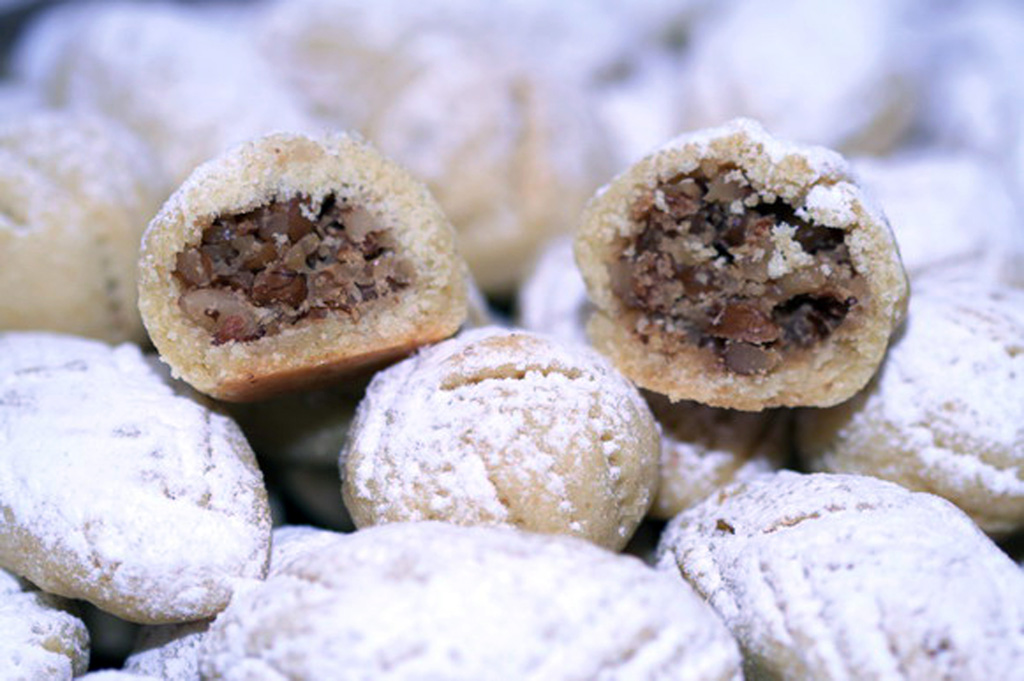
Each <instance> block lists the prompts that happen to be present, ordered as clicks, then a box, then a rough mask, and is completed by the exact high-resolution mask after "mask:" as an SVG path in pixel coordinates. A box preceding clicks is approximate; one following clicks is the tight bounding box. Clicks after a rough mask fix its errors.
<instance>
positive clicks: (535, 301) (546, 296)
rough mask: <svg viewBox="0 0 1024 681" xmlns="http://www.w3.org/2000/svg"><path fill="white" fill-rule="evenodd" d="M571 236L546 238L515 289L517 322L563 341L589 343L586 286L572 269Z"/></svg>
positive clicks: (574, 266)
mask: <svg viewBox="0 0 1024 681" xmlns="http://www.w3.org/2000/svg"><path fill="white" fill-rule="evenodd" d="M572 242H573V240H572V237H571V236H567V235H565V236H559V237H555V238H554V239H552V240H550V241H549V242H548V243H547V245H546V246H545V247H544V249H543V250H542V251H541V252H540V255H539V257H538V258H537V260H536V262H535V263H534V265H533V270H532V271H531V273H530V275H529V276H528V277H527V278H526V280H525V281H524V282H523V285H522V286H521V287H520V288H519V297H518V305H517V311H516V316H517V321H518V323H519V326H521V327H522V328H524V329H526V330H528V331H536V332H537V333H546V334H550V335H552V336H554V337H555V338H558V339H559V340H561V341H564V342H566V343H577V344H579V345H590V341H589V340H588V339H587V330H586V326H587V317H589V316H590V313H591V310H590V301H589V300H588V299H587V285H586V284H585V283H584V282H583V277H582V276H581V275H580V272H579V270H578V269H576V261H575V259H574V257H573V252H572Z"/></svg>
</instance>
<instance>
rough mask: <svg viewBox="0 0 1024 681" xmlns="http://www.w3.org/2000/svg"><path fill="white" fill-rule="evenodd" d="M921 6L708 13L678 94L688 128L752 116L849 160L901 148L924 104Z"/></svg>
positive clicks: (761, 1) (771, 5) (865, 4)
mask: <svg viewBox="0 0 1024 681" xmlns="http://www.w3.org/2000/svg"><path fill="white" fill-rule="evenodd" d="M913 4H914V3H910V2H903V1H902V0H901V1H898V2H889V1H887V0H840V1H838V2H830V3H827V4H824V3H819V2H815V0H784V1H782V2H779V1H778V0H749V1H744V2H732V3H726V4H725V6H724V7H720V8H719V9H720V11H718V12H708V13H707V15H708V20H706V21H702V22H700V23H699V24H698V25H697V26H696V27H695V29H694V31H693V33H692V35H693V40H692V43H691V45H690V47H689V49H688V52H687V63H686V71H685V76H684V77H683V78H682V79H681V83H680V86H679V87H678V89H679V91H680V100H681V102H680V105H681V107H682V109H683V116H682V127H683V129H694V128H702V127H706V126H711V125H720V124H722V123H724V122H725V121H728V120H729V119H731V118H734V117H736V116H749V117H751V118H756V119H758V120H760V121H762V122H763V123H764V124H765V126H767V127H768V128H769V129H771V130H774V131H775V132H776V133H777V134H779V135H780V136H783V137H786V138H790V139H795V140H800V141H801V142H805V143H812V144H822V145H825V146H828V147H832V148H835V149H840V150H842V151H844V152H846V153H873V154H880V153H884V152H886V151H888V150H890V149H892V148H893V147H895V146H896V145H897V144H898V143H899V142H900V141H901V140H902V138H903V137H904V136H905V135H906V133H907V131H908V129H909V127H910V124H911V123H912V122H913V120H914V115H915V114H916V105H917V101H918V99H919V92H918V91H919V89H920V87H919V83H920V80H921V76H920V72H921V60H920V50H919V49H917V47H918V45H917V41H918V40H919V37H918V36H916V35H915V34H914V32H913V31H912V30H911V27H913V26H916V25H920V23H921V21H920V19H921V17H916V18H915V17H914V15H913V11H912V10H913Z"/></svg>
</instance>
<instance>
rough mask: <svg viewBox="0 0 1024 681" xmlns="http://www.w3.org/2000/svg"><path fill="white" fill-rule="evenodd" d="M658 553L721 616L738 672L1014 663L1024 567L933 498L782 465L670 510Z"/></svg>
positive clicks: (992, 672)
mask: <svg viewBox="0 0 1024 681" xmlns="http://www.w3.org/2000/svg"><path fill="white" fill-rule="evenodd" d="M659 553H660V559H659V567H660V568H662V569H664V570H666V571H668V572H672V573H675V574H680V575H681V576H682V577H683V578H684V579H685V580H686V581H688V582H689V583H690V584H691V585H693V587H694V588H695V589H696V590H697V592H698V593H699V594H700V595H701V596H703V597H704V598H705V599H707V601H708V603H710V604H711V606H712V607H713V608H714V609H715V610H716V611H718V613H719V615H721V617H722V619H723V620H725V623H726V626H728V627H729V629H730V630H731V631H732V632H733V634H734V635H735V636H736V638H737V640H738V641H739V643H740V647H741V649H742V650H743V654H744V672H745V673H746V675H747V677H748V678H785V679H822V680H826V679H851V678H893V679H979V680H981V679H1008V678H1014V677H1015V675H1018V674H1019V671H1020V669H1021V668H1022V665H1024V573H1022V572H1021V570H1020V569H1019V568H1018V567H1017V566H1016V565H1015V564H1014V563H1013V562H1012V561H1011V560H1010V559H1009V558H1008V557H1007V556H1006V555H1005V554H1004V553H1003V552H1002V551H1001V550H1000V549H999V548H998V547H997V546H996V545H995V544H993V543H992V542H991V541H990V540H989V539H988V537H986V536H985V535H984V534H982V533H981V532H980V531H979V530H978V528H977V526H975V525H974V523H972V522H971V520H970V519H969V518H968V517H967V516H966V515H964V514H963V513H962V512H961V511H960V510H958V509H957V508H956V507H955V506H953V505H952V504H950V503H949V502H947V501H945V500H943V499H941V498H939V497H936V496H934V495H931V494H921V493H915V492H910V491H908V490H906V489H904V488H902V487H900V486H898V485H895V484H893V483H890V482H885V481H882V480H878V479H876V478H870V477H866V476H856V475H828V474H822V473H819V474H813V475H802V474H799V473H794V472H791V471H783V472H780V473H776V474H772V475H765V476H762V477H760V478H757V479H755V480H752V481H749V482H745V483H738V484H735V485H731V486H729V487H727V488H725V489H724V490H722V491H720V492H719V493H717V494H715V495H714V496H712V497H711V498H709V499H708V500H707V501H705V502H704V503H702V504H700V505H699V506H696V507H694V508H692V509H690V510H689V511H686V512H684V513H681V514H680V515H679V516H677V517H676V518H675V519H674V520H673V521H672V522H671V523H670V524H669V526H668V527H667V528H666V530H665V533H664V534H663V536H662V542H661V546H660V547H659Z"/></svg>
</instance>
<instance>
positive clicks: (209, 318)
mask: <svg viewBox="0 0 1024 681" xmlns="http://www.w3.org/2000/svg"><path fill="white" fill-rule="evenodd" d="M464 267H465V266H464V264H463V263H462V261H461V260H460V259H459V258H458V256H457V255H456V253H455V244H454V234H453V232H452V228H451V226H450V225H449V224H448V222H447V221H446V220H445V218H444V216H443V215H442V213H441V211H440V208H439V207H438V206H437V204H436V202H434V200H433V199H432V198H431V196H430V194H429V193H428V192H427V190H426V189H425V188H424V187H423V186H422V185H421V184H419V183H418V182H416V181H415V180H414V179H413V178H412V177H411V176H410V175H409V174H408V173H406V172H405V171H403V170H401V169H400V168H399V167H398V166H397V165H395V164H393V163H392V162H390V161H388V160H387V159H385V158H384V157H382V156H380V154H378V153H377V152H376V151H375V150H373V149H372V148H371V147H369V146H368V145H366V144H365V143H363V142H361V141H358V140H356V139H354V138H351V137H348V136H346V135H342V134H337V135H332V136H328V137H323V138H318V139H313V138H309V137H304V136H300V135H291V134H280V135H272V136H269V137H265V138H261V139H258V140H255V141H253V142H249V143H246V144H244V145H242V146H240V147H237V148H235V149H233V150H231V151H230V152H228V153H227V154H225V155H224V156H221V157H219V158H217V159H214V160H213V161H211V162H209V163H207V164H204V165H203V166H201V167H200V168H198V169H197V170H196V172H195V173H193V175H192V176H191V177H190V178H189V180H188V181H187V182H186V183H185V184H184V185H182V186H181V188H179V189H178V191H177V192H175V194H174V195H173V196H172V197H171V198H170V199H169V200H168V202H167V203H166V204H165V205H164V207H163V209H162V210H161V211H160V213H159V214H158V215H157V216H156V218H154V220H153V222H152V223H151V224H150V226H149V228H148V230H147V231H146V234H145V237H144V239H143V248H142V259H141V263H140V291H139V306H140V309H141V311H142V317H143V321H144V322H145V323H146V327H147V329H148V330H149V332H150V336H151V337H152V339H153V343H154V344H155V345H156V347H157V349H158V350H159V351H160V354H161V357H162V358H163V359H164V360H165V361H166V362H167V363H168V364H169V365H170V366H171V367H172V369H173V370H174V371H175V373H176V374H179V375H180V376H181V377H182V378H183V379H185V380H186V381H187V382H189V383H190V384H191V385H192V386H193V387H195V388H196V389H197V390H200V391H201V392H204V393H207V394H209V395H212V396H214V397H218V398H221V399H226V400H232V401H244V400H253V399H258V398H262V397H268V396H271V395H274V394H277V393H280V392H287V391H289V390H294V389H298V388H310V387H315V386H318V385H320V384H324V383H329V382H331V381H333V380H335V379H337V377H339V376H341V375H346V374H352V373H353V372H355V371H356V370H357V369H360V368H363V367H366V366H367V365H370V364H375V363H380V362H383V361H386V360H388V359H392V358H394V357H397V356H399V355H402V354H404V353H407V352H409V351H410V350H412V349H414V348H416V347H417V346H419V345H422V344H425V343H430V342H435V341H438V340H440V339H442V338H445V337H447V336H449V335H451V334H453V333H454V332H455V331H456V330H457V329H458V327H459V325H460V324H461V323H462V321H463V319H464V318H465V316H466V282H465V277H464Z"/></svg>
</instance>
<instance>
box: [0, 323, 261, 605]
mask: <svg viewBox="0 0 1024 681" xmlns="http://www.w3.org/2000/svg"><path fill="white" fill-rule="evenodd" d="M0 440H2V442H3V443H4V445H3V447H2V448H0V452H2V456H0V507H2V510H3V514H4V515H3V521H2V525H0V527H2V529H3V531H2V532H0V563H2V564H3V565H4V566H5V567H7V568H8V569H11V570H13V571H15V572H17V573H19V574H22V575H23V576H25V577H27V578H28V579H31V580H32V581H33V582H35V583H36V584H39V585H40V586H41V587H42V588H44V589H46V590H47V591H51V592H53V593H59V594H61V595H65V596H71V597H75V598H82V599H85V600H88V601H90V602H92V603H93V604H95V605H97V606H98V607H100V608H102V609H104V610H106V611H108V612H110V613H112V614H115V615H117V616H119V617H121V618H123V619H127V620H131V621H135V622H145V623H161V622H177V621H185V620H194V619H199V618H202V617H207V616H210V615H212V614H214V613H216V612H218V611H219V610H220V609H221V608H223V607H224V605H225V604H226V602H227V600H228V598H229V597H230V595H231V590H232V587H233V583H234V581H235V580H236V579H237V578H239V577H259V576H261V575H262V574H263V573H264V571H265V569H266V562H267V554H268V550H269V546H268V544H269V536H270V518H269V510H268V508H267V498H266V492H265V490H264V488H263V481H262V476H261V475H260V472H259V470H258V469H257V468H256V463H255V460H254V459H253V456H252V451H251V450H250V449H249V447H248V445H247V444H246V442H245V440H244V439H243V437H242V434H241V432H240V431H239V430H238V427H237V426H236V425H235V424H234V422H233V421H231V420H230V419H228V418H227V417H225V416H222V415H220V414H218V413H216V412H214V411H211V410H210V409H209V408H207V407H206V406H204V405H202V404H200V403H197V402H195V401H192V400H189V399H185V398H183V397H179V396H176V395H175V393H174V391H173V389H172V388H171V387H170V386H169V385H168V384H167V383H166V382H165V381H164V379H163V378H162V377H161V376H160V375H159V374H158V373H157V372H155V371H154V370H153V369H152V367H151V365H150V364H149V362H148V361H147V360H146V359H145V358H144V357H143V355H142V353H141V352H140V351H139V349H138V348H137V347H135V346H132V345H122V346H119V347H116V348H111V347H110V346H107V345H105V344H102V343H98V342H93V341H87V340H83V339H78V338H73V337H68V336H56V335H46V334H29V333H24V334H18V333H10V334H5V335H3V336H0ZM183 530H185V531H183Z"/></svg>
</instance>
